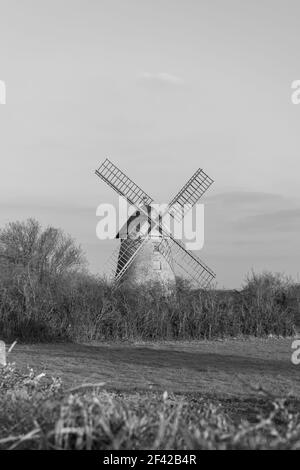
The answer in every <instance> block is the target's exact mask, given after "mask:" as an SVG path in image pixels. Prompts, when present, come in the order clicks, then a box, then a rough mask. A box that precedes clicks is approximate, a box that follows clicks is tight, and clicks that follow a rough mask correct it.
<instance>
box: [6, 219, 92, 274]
mask: <svg viewBox="0 0 300 470" xmlns="http://www.w3.org/2000/svg"><path fill="white" fill-rule="evenodd" d="M0 261H1V264H2V265H6V266H10V267H13V266H14V267H20V268H27V269H28V270H30V272H34V273H35V274H37V275H38V277H39V278H42V277H44V276H45V275H55V274H64V273H68V272H74V271H78V270H80V269H82V268H83V267H84V266H85V264H86V261H85V257H84V255H83V251H82V249H81V247H80V246H77V245H76V244H75V242H74V240H73V239H72V238H71V237H70V236H69V235H66V234H64V233H63V231H62V230H60V229H57V228H53V227H47V228H46V229H42V227H41V226H40V224H39V223H38V222H37V221H36V220H34V219H28V220H26V221H25V222H11V223H9V224H8V225H7V226H6V227H5V228H3V229H2V230H0Z"/></svg>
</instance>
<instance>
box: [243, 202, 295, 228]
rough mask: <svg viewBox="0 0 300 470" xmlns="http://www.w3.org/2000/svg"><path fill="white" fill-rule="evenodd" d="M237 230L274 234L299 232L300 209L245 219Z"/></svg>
mask: <svg viewBox="0 0 300 470" xmlns="http://www.w3.org/2000/svg"><path fill="white" fill-rule="evenodd" d="M236 228H239V229H241V230H247V231H249V230H251V231H266V232H269V231H270V232H273V233H274V232H275V233H276V232H281V233H282V232H299V231H300V208H296V209H286V210H280V211H276V212H269V213H265V214H259V215H252V216H248V217H244V218H243V219H241V220H240V221H239V222H237V223H236Z"/></svg>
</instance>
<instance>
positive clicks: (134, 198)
mask: <svg viewBox="0 0 300 470" xmlns="http://www.w3.org/2000/svg"><path fill="white" fill-rule="evenodd" d="M95 173H96V175H97V176H99V178H101V179H102V180H103V181H105V182H106V183H107V184H108V185H109V186H111V187H112V188H113V189H114V190H115V191H117V193H118V194H120V196H123V197H125V198H126V199H128V201H129V202H130V203H131V204H133V205H135V206H136V205H139V204H147V205H148V204H151V202H153V199H152V198H151V197H150V196H149V195H148V194H147V193H145V191H143V190H142V189H141V188H140V187H139V186H138V185H137V184H135V183H134V182H133V181H132V180H131V179H130V178H129V177H128V176H126V175H125V173H123V172H122V171H121V170H119V168H118V167H116V165H114V164H113V163H112V162H111V161H109V160H108V158H107V159H106V160H105V161H104V162H103V163H102V165H101V166H100V167H99V168H98V170H96V171H95Z"/></svg>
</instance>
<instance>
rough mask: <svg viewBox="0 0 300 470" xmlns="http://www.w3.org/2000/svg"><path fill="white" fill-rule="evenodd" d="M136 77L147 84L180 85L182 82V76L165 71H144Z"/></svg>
mask: <svg viewBox="0 0 300 470" xmlns="http://www.w3.org/2000/svg"><path fill="white" fill-rule="evenodd" d="M138 79H139V81H140V82H141V83H144V84H148V85H159V86H161V85H163V86H180V85H182V84H183V79H182V78H180V77H177V76H176V75H171V74H169V73H165V72H159V73H150V72H144V73H142V74H141V75H140V76H139V77H138Z"/></svg>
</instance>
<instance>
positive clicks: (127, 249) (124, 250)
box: [107, 238, 147, 284]
mask: <svg viewBox="0 0 300 470" xmlns="http://www.w3.org/2000/svg"><path fill="white" fill-rule="evenodd" d="M146 240H147V238H136V239H134V240H133V239H126V240H121V244H120V247H119V246H118V247H117V248H116V249H115V250H114V252H113V253H112V255H111V257H110V258H109V260H108V262H107V264H108V269H109V272H108V278H109V280H111V281H113V282H114V283H115V284H118V282H119V281H120V279H121V278H122V277H123V275H124V274H125V272H126V271H127V269H128V268H129V266H130V265H131V263H132V262H133V260H134V259H135V257H136V256H137V254H138V252H139V251H140V249H141V248H142V246H143V245H144V243H145V242H146Z"/></svg>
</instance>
